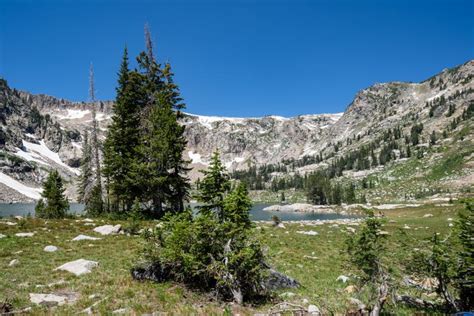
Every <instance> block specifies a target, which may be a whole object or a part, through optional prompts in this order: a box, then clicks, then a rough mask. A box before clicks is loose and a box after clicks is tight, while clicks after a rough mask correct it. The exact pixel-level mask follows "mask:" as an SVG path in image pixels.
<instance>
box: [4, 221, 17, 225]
mask: <svg viewBox="0 0 474 316" xmlns="http://www.w3.org/2000/svg"><path fill="white" fill-rule="evenodd" d="M0 223H3V224H5V225H8V226H15V225H17V223H13V222H10V221H8V222H0Z"/></svg>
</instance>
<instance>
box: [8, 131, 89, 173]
mask: <svg viewBox="0 0 474 316" xmlns="http://www.w3.org/2000/svg"><path fill="white" fill-rule="evenodd" d="M23 147H25V148H26V149H27V152H26V153H25V152H24V151H23V152H20V151H18V152H17V153H16V155H17V156H21V155H23V156H24V157H25V159H28V158H26V157H30V159H35V160H36V158H39V159H41V160H43V161H44V162H43V164H44V163H47V162H48V160H51V161H53V162H55V163H57V164H58V165H60V166H62V167H64V168H66V169H68V170H70V171H71V172H73V173H74V174H76V175H79V174H80V171H79V170H77V169H75V168H71V167H69V166H68V165H66V164H65V163H64V162H63V161H62V160H61V158H59V154H58V153H55V152H54V151H52V150H51V149H49V148H48V146H46V144H45V142H44V140H41V141H40V143H39V144H34V143H30V142H27V141H25V140H23Z"/></svg>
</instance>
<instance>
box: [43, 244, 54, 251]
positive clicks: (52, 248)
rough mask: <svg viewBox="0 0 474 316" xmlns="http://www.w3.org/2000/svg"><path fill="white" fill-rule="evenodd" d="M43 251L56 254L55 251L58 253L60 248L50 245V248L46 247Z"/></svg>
mask: <svg viewBox="0 0 474 316" xmlns="http://www.w3.org/2000/svg"><path fill="white" fill-rule="evenodd" d="M43 250H44V251H46V252H55V251H58V247H56V246H51V245H49V246H46V247H44V249H43Z"/></svg>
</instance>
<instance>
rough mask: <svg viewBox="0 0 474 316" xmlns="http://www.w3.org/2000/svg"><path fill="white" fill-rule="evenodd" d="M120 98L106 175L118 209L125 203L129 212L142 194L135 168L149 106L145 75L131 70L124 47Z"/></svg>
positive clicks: (108, 141)
mask: <svg viewBox="0 0 474 316" xmlns="http://www.w3.org/2000/svg"><path fill="white" fill-rule="evenodd" d="M118 77H119V78H118V87H117V89H116V91H117V98H116V102H115V104H114V108H113V115H112V122H111V124H110V126H109V131H108V134H107V138H106V141H105V144H104V165H105V168H104V174H105V176H106V178H107V179H108V188H107V189H108V191H109V194H110V195H111V196H112V197H113V200H114V207H113V208H114V210H115V211H117V210H118V208H119V207H120V206H121V207H122V210H124V211H129V210H130V208H131V205H132V202H133V201H134V200H135V198H136V197H138V196H139V195H140V194H141V193H140V187H139V185H138V182H139V181H138V179H137V178H139V177H140V175H138V174H136V170H135V169H134V167H135V166H136V164H137V160H138V152H137V148H138V145H139V144H140V124H141V119H140V113H141V110H142V109H143V108H144V107H145V103H146V94H145V90H144V84H143V82H144V76H143V75H141V74H140V73H138V72H136V71H130V70H129V69H128V54H127V49H126V48H125V50H124V55H123V58H122V63H121V66H120V71H119V75H118Z"/></svg>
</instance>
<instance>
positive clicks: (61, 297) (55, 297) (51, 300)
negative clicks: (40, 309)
mask: <svg viewBox="0 0 474 316" xmlns="http://www.w3.org/2000/svg"><path fill="white" fill-rule="evenodd" d="M78 297H79V295H78V294H77V293H67V294H37V293H30V301H31V302H32V303H34V304H38V305H46V306H56V305H58V306H61V305H64V304H66V303H68V304H71V303H73V302H75V301H76V300H77V298H78Z"/></svg>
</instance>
